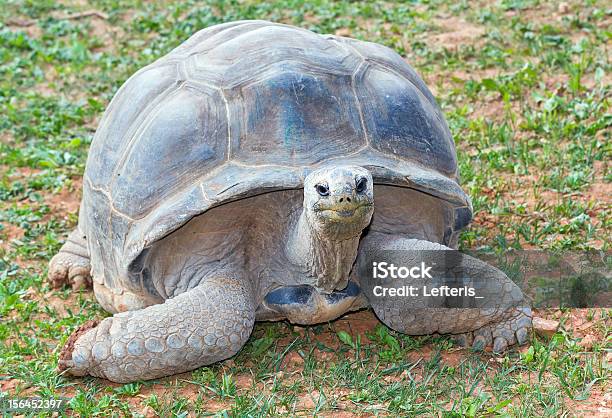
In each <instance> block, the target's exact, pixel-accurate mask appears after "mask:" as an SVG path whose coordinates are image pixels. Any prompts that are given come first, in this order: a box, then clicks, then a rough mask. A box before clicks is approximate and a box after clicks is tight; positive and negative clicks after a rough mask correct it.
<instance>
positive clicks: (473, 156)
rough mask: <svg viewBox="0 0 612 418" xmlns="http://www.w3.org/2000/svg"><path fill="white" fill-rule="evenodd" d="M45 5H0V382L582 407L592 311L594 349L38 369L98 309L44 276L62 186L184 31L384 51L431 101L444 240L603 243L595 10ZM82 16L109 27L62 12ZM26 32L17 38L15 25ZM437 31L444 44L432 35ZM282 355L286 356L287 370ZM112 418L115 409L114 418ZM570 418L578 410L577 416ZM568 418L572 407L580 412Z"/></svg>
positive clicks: (298, 352) (277, 348) (56, 391)
mask: <svg viewBox="0 0 612 418" xmlns="http://www.w3.org/2000/svg"><path fill="white" fill-rule="evenodd" d="M78 4H80V3H78V2H74V3H70V2H67V3H65V4H63V5H62V4H60V3H56V2H53V1H48V0H41V1H32V0H26V1H10V0H8V1H7V0H4V1H2V2H0V22H3V23H2V24H0V240H2V241H3V242H2V243H1V244H0V385H2V392H4V393H9V394H11V395H15V394H21V395H30V396H33V395H38V396H69V397H71V398H72V401H71V408H72V410H73V411H74V413H76V414H80V415H84V416H91V415H113V414H114V415H129V414H138V413H145V412H147V411H148V412H155V413H157V414H159V415H160V416H170V415H176V416H184V415H186V414H187V413H192V414H201V413H205V412H206V411H210V410H211V409H214V410H215V411H217V412H218V413H219V414H220V415H222V416H223V415H225V416H232V415H234V416H241V415H264V414H278V415H283V414H284V415H294V414H295V413H298V412H300V411H301V412H300V413H303V414H306V415H312V414H321V415H326V416H329V415H333V414H334V413H337V412H340V411H342V412H345V413H346V412H352V413H355V414H365V415H369V414H380V415H392V416H396V415H417V414H429V415H443V416H449V417H450V416H464V415H467V416H480V415H496V414H502V415H511V416H528V415H531V416H542V415H546V416H558V415H563V414H569V415H573V414H579V415H580V414H581V413H580V412H577V411H579V410H580V408H581V407H584V406H585V405H586V406H588V405H595V400H594V399H593V396H592V395H593V394H602V393H604V392H605V390H606V388H607V385H608V380H607V376H608V375H609V365H608V364H607V363H606V361H605V355H606V353H609V350H610V348H611V345H610V335H611V334H610V319H611V318H610V312H609V310H597V311H593V312H590V313H589V314H588V315H590V316H591V317H592V318H594V319H595V320H596V321H597V325H595V326H594V328H596V330H597V334H596V335H597V336H598V340H597V342H596V343H595V344H594V345H593V346H592V347H590V348H585V347H583V346H581V345H580V344H579V343H580V337H579V336H577V335H575V333H574V332H573V330H572V327H571V323H570V321H569V318H570V317H571V316H572V311H563V312H560V313H558V316H560V317H561V319H562V321H563V320H567V321H568V322H567V326H566V327H565V330H562V331H561V332H559V333H558V334H556V335H555V336H554V337H553V339H552V340H550V341H547V342H546V341H543V340H538V339H537V338H535V337H534V339H533V340H532V345H531V346H530V348H529V349H524V350H522V351H521V352H511V353H509V354H508V355H506V356H505V357H501V358H497V359H496V358H493V357H490V356H488V355H486V354H485V355H476V354H473V353H469V352H467V351H457V350H456V349H455V348H454V347H452V343H451V342H450V341H448V340H447V339H444V338H434V337H420V338H413V337H407V336H402V335H399V334H396V333H393V332H390V331H388V330H387V329H386V328H383V327H379V328H377V329H373V330H370V331H368V333H367V334H369V338H368V335H367V334H364V333H361V332H356V331H351V330H350V329H349V328H347V327H346V326H345V325H340V324H339V323H332V324H330V325H325V326H318V327H313V328H307V329H302V328H294V327H292V326H290V325H287V324H284V323H281V324H258V325H257V327H256V330H255V332H254V335H253V337H252V338H251V339H250V341H249V343H248V345H247V346H246V347H245V349H244V350H243V351H242V352H241V354H239V355H238V357H236V358H234V359H232V360H230V361H226V362H224V363H221V364H219V365H215V366H213V367H207V368H202V369H200V370H198V371H196V372H194V373H192V374H187V375H181V376H179V377H178V378H170V379H164V380H162V381H156V382H143V383H137V384H130V385H124V386H121V385H107V384H106V383H104V382H102V381H99V380H95V379H86V380H78V379H66V378H64V377H61V376H58V375H57V373H56V372H55V366H56V363H57V355H58V348H57V347H58V346H61V345H62V344H63V342H64V341H65V340H66V339H67V337H68V335H69V334H70V332H71V331H72V330H74V329H75V328H76V327H77V326H78V325H79V324H81V323H83V322H84V321H86V320H87V319H91V318H94V317H101V316H102V315H105V314H104V313H103V311H102V310H101V308H100V307H99V306H98V305H97V303H96V302H95V300H94V299H93V296H92V295H91V293H82V294H74V293H73V292H71V291H69V290H63V291H51V290H50V289H49V287H48V285H47V284H46V283H44V280H43V278H44V276H45V274H46V265H47V262H48V260H49V259H50V257H51V256H52V255H53V254H55V252H57V250H58V249H59V247H60V246H61V243H62V242H63V240H64V239H65V237H66V234H67V232H68V231H70V230H71V229H72V228H73V227H74V226H75V223H76V220H77V210H78V200H79V192H80V178H81V175H82V173H83V170H84V164H85V160H86V155H87V150H88V147H89V144H90V142H91V139H92V137H93V133H94V131H95V128H96V126H97V123H98V121H99V119H100V116H101V114H102V112H103V110H104V108H105V107H106V105H107V104H108V102H109V101H110V99H111V97H112V95H113V94H114V92H115V91H116V90H117V89H118V88H119V86H120V85H121V84H122V83H123V82H124V81H125V80H126V79H127V77H129V76H130V75H131V74H132V73H133V72H135V71H136V70H137V69H138V68H140V67H142V66H144V65H145V64H147V63H149V62H151V61H153V60H154V59H156V58H158V57H160V56H162V55H164V54H165V53H167V52H168V51H170V50H171V49H172V48H174V47H175V46H177V45H179V44H180V43H181V42H182V41H184V40H185V39H187V38H188V37H189V36H190V35H191V34H192V33H194V32H195V31H196V30H198V29H201V28H203V27H206V26H209V25H213V24H216V23H221V22H225V21H230V20H236V19H260V18H261V19H268V20H274V21H280V22H285V23H291V24H295V25H299V26H303V27H306V28H308V29H312V30H314V31H316V32H320V33H339V34H342V35H348V36H352V37H356V38H360V39H367V40H370V41H374V42H380V43H383V44H385V45H388V46H390V47H392V48H394V49H395V50H396V51H398V52H399V53H400V54H402V55H403V56H405V57H406V59H407V60H408V62H410V63H411V64H412V65H413V66H414V67H415V68H416V69H417V71H418V72H419V73H420V74H422V76H423V77H424V79H425V80H426V82H427V84H428V85H429V86H430V87H431V88H432V90H434V92H435V94H436V96H437V98H438V101H439V103H440V105H441V106H442V109H443V111H444V113H445V115H446V117H447V120H448V122H449V125H450V128H451V131H452V133H453V135H454V138H455V141H456V144H457V151H458V155H459V163H460V171H461V176H462V182H463V187H464V188H465V190H466V191H467V192H468V193H469V194H470V195H471V196H472V199H473V203H474V209H475V220H474V223H473V224H472V226H471V227H470V228H469V229H468V230H467V231H465V232H464V233H463V235H462V237H461V246H462V248H465V249H474V248H502V249H503V248H547V249H573V250H578V249H580V250H582V249H604V250H609V249H610V241H611V240H610V237H611V227H612V202H611V198H610V196H611V195H612V188H611V186H610V183H611V182H612V172H611V171H610V166H609V161H610V160H611V158H610V157H611V155H612V141H610V131H611V129H610V127H611V125H612V117H611V116H610V107H609V106H610V93H611V83H610V60H609V50H610V38H611V32H610V29H609V28H610V22H611V18H612V17H611V16H612V11H611V9H610V8H609V5H608V4H607V3H606V2H604V1H587V2H578V1H569V2H566V4H567V5H568V6H569V10H568V11H566V12H563V13H561V12H559V9H558V6H557V4H556V3H555V2H550V3H547V2H540V1H535V0H529V1H522V0H513V1H506V0H499V1H495V2H490V3H488V2H478V4H475V3H472V2H458V3H457V2H455V1H449V0H434V1H422V2H419V1H414V2H401V3H391V2H389V3H384V4H383V3H375V2H366V1H338V2H336V1H327V0H318V1H314V2H309V3H308V4H306V3H304V2H301V1H296V0H278V1H271V2H266V3H259V2H255V1H230V2H225V1H220V0H218V1H204V2H195V1H179V2H174V1H167V2H163V3H155V4H153V3H152V2H142V1H134V0H125V1H123V0H101V1H92V2H89V3H88V4H82V5H78ZM90 9H96V10H99V11H102V12H104V13H105V14H106V15H107V16H108V19H106V20H103V19H99V18H96V17H83V18H79V19H66V16H67V15H70V14H71V13H76V12H79V11H84V10H90ZM24 23H27V24H29V25H28V26H19V24H21V25H23V24H24ZM449 33H450V34H449ZM289 360H292V361H289ZM113 411H114V412H113ZM583 415H585V414H584V413H583ZM586 415H589V414H588V413H586Z"/></svg>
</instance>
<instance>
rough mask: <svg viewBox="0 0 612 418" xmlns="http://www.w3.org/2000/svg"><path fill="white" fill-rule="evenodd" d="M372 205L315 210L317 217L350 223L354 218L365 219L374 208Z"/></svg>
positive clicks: (362, 204)
mask: <svg viewBox="0 0 612 418" xmlns="http://www.w3.org/2000/svg"><path fill="white" fill-rule="evenodd" d="M372 206H373V204H371V203H361V204H358V205H351V206H349V205H338V206H335V207H323V208H318V209H316V210H315V212H316V213H317V215H319V216H322V217H325V218H328V219H338V220H341V221H349V220H352V218H362V217H364V216H365V215H366V214H367V213H368V212H369V211H370V209H371V208H372Z"/></svg>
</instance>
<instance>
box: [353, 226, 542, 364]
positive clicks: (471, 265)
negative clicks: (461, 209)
mask: <svg viewBox="0 0 612 418" xmlns="http://www.w3.org/2000/svg"><path fill="white" fill-rule="evenodd" d="M444 251H448V252H447V253H445V252H444ZM445 257H447V259H445ZM451 257H455V258H454V259H452V261H451V260H449V259H450V258H451ZM421 261H426V265H427V266H429V265H436V264H437V265H442V264H447V267H448V266H450V265H452V266H453V268H452V269H450V270H447V271H445V274H448V276H446V275H445V276H444V277H439V278H436V277H435V276H434V277H433V279H429V278H426V279H422V278H416V279H414V278H407V279H406V278H404V279H402V278H399V279H388V278H387V279H374V278H373V274H371V273H370V272H371V271H372V268H373V267H372V263H373V262H378V263H380V262H387V263H388V265H389V264H395V265H396V266H398V267H399V266H407V267H411V266H416V265H419V264H420V262H421ZM354 271H355V272H356V274H357V275H358V276H359V277H358V279H359V282H360V284H361V287H362V290H363V292H364V294H365V296H366V297H367V298H368V301H369V302H370V305H371V306H372V308H373V309H374V312H375V313H376V315H377V316H378V318H379V319H380V320H381V321H382V322H384V323H385V324H386V325H387V326H389V327H390V328H392V329H394V330H396V331H399V332H402V333H405V334H409V335H427V334H433V333H439V334H454V335H455V336H456V337H457V339H458V340H459V342H460V343H463V344H464V345H467V344H472V346H473V347H474V348H479V349H483V348H485V346H489V345H493V350H494V351H496V352H501V351H504V350H506V348H507V347H508V346H509V345H513V344H516V343H518V344H523V343H525V342H526V341H527V337H528V331H529V330H530V329H531V309H530V308H529V304H528V303H527V301H526V300H525V299H524V296H523V294H522V292H521V290H520V288H519V287H518V286H516V284H514V283H513V282H512V281H511V280H510V279H509V278H508V277H507V276H506V275H505V274H504V273H503V272H502V271H500V270H498V269H497V268H495V267H493V266H491V265H489V264H487V263H485V262H483V261H480V260H478V259H476V258H473V257H470V256H467V255H462V254H460V253H458V252H452V251H451V249H450V248H448V247H445V246H444V245H441V244H438V243H434V242H429V241H424V240H418V239H410V238H405V237H402V236H393V235H386V234H380V233H373V234H370V235H368V236H367V237H366V238H365V239H364V241H363V242H362V243H361V246H360V250H359V256H358V264H357V268H356V269H355V270H354ZM453 275H454V276H456V277H455V278H453V277H449V276H453ZM457 277H459V279H457ZM466 279H467V280H466ZM463 283H470V284H471V285H473V287H474V288H475V290H476V292H477V296H479V297H481V298H482V299H480V298H479V299H475V298H472V297H464V298H453V297H442V296H439V297H432V296H424V295H423V293H424V292H423V287H424V286H428V289H431V288H433V287H440V286H442V285H445V284H450V285H451V287H452V286H461V285H462V284H463ZM409 285H412V286H413V287H414V288H415V289H417V290H416V291H415V295H416V296H394V297H393V296H376V294H375V293H378V294H380V288H378V290H377V291H376V292H375V289H374V288H375V287H376V286H384V287H386V288H396V289H397V288H400V287H402V286H409Z"/></svg>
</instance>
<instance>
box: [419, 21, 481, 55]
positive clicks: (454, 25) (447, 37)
mask: <svg viewBox="0 0 612 418" xmlns="http://www.w3.org/2000/svg"><path fill="white" fill-rule="evenodd" d="M433 22H434V24H435V25H436V26H437V27H439V28H440V33H437V34H433V35H429V36H428V37H427V38H426V42H427V43H428V44H429V45H431V46H433V47H434V48H446V49H457V48H459V47H461V46H464V45H479V44H480V43H481V42H480V39H481V38H482V36H483V35H484V34H485V28H484V27H483V26H478V25H475V24H473V23H470V22H467V21H466V20H464V19H462V18H459V17H456V16H449V17H446V18H442V19H434V21H433Z"/></svg>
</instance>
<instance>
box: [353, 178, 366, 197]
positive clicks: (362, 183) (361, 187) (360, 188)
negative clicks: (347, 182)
mask: <svg viewBox="0 0 612 418" xmlns="http://www.w3.org/2000/svg"><path fill="white" fill-rule="evenodd" d="M367 186H368V179H366V178H365V177H362V178H360V179H359V180H357V185H356V186H355V190H357V193H363V192H365V190H366V187H367Z"/></svg>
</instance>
